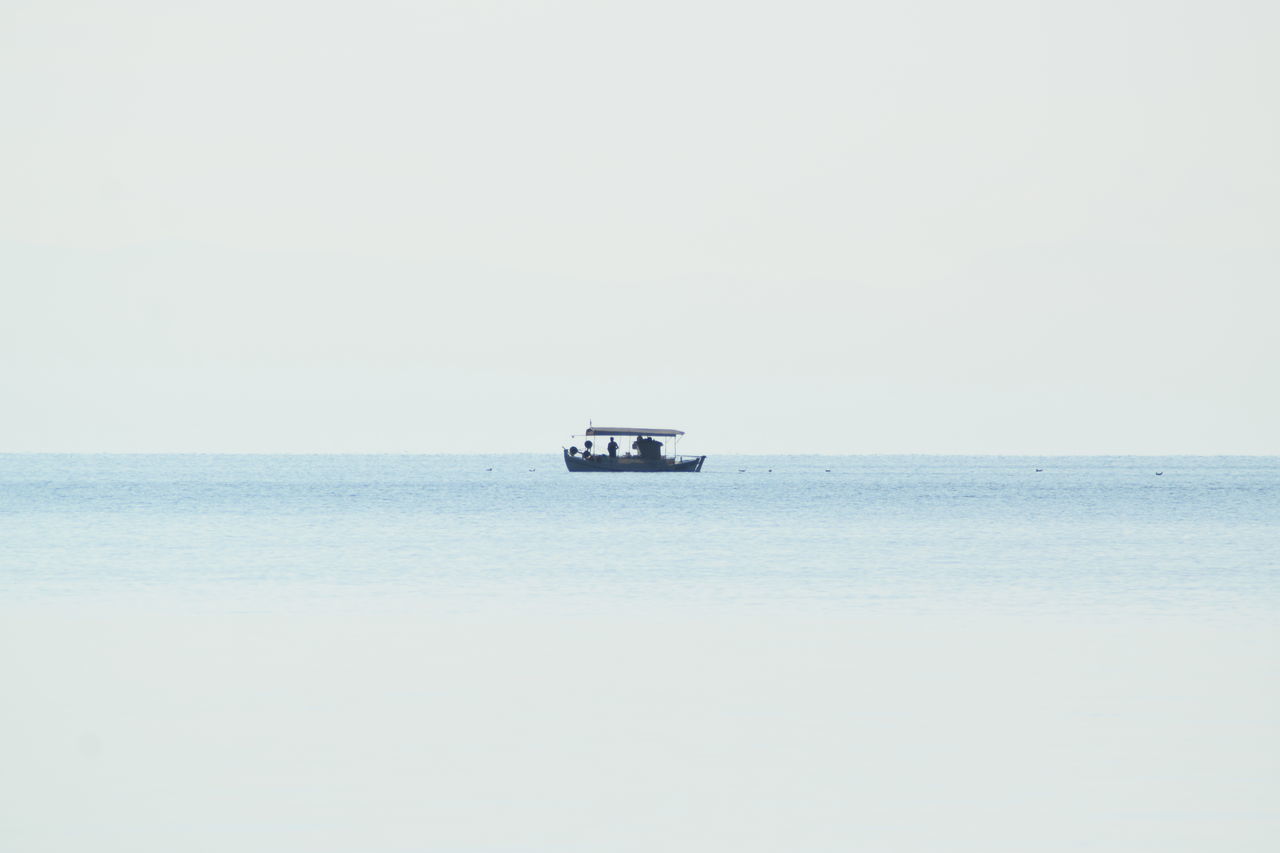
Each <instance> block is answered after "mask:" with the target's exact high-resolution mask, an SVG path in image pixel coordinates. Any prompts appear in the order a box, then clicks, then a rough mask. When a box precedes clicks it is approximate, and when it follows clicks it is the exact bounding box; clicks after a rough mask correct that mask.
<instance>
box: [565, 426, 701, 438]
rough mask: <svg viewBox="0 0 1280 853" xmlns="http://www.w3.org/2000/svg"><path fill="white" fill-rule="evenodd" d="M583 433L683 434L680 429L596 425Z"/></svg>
mask: <svg viewBox="0 0 1280 853" xmlns="http://www.w3.org/2000/svg"><path fill="white" fill-rule="evenodd" d="M584 435H666V436H674V435H684V430H682V429H642V428H640V427H598V426H593V427H590V428H588V429H587V431H586V432H585V433H584Z"/></svg>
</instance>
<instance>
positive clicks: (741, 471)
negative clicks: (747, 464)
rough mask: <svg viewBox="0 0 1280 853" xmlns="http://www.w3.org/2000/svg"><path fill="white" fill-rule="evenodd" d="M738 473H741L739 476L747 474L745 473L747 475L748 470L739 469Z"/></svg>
mask: <svg viewBox="0 0 1280 853" xmlns="http://www.w3.org/2000/svg"><path fill="white" fill-rule="evenodd" d="M738 473H739V474H745V473H747V469H746V468H739V469H738Z"/></svg>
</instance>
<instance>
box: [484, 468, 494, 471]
mask: <svg viewBox="0 0 1280 853" xmlns="http://www.w3.org/2000/svg"><path fill="white" fill-rule="evenodd" d="M484 470H486V471H492V470H493V469H492V468H485V469H484Z"/></svg>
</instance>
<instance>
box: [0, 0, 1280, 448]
mask: <svg viewBox="0 0 1280 853" xmlns="http://www.w3.org/2000/svg"><path fill="white" fill-rule="evenodd" d="M1277 44H1280V5H1278V4H1275V3H1274V2H1223V0H1215V2H1179V0H1162V2H1155V1H1154V0H1151V2H1145V1H1144V0H1107V2H1090V0H1085V2H1058V3H1039V4H1037V3H1027V2H1012V0H1010V2H991V0H976V2H966V3H955V2H941V0H924V2H897V3H890V4H885V3H877V4H856V3H849V2H831V3H818V2H787V3H777V2H775V3H749V2H742V0H735V1H734V2H699V1H698V0H682V2H675V3H666V2H656V3H647V4H636V3H627V4H621V3H608V2H599V1H598V0H597V2H544V3H532V2H527V3H522V2H510V3H499V2H481V1H480V0H465V2H463V0H459V2H386V1H385V0H374V2H360V3H323V2H319V3H317V2H307V3H301V2H275V1H274V0H254V2H238V0H219V2H207V3H206V2H182V3H172V2H154V3H147V2H130V0H125V2H110V3H106V2H103V3H91V2H82V3H72V2H63V1H62V0H41V2H27V0H6V2H4V3H3V5H0V104H3V109H2V110H0V295H2V296H3V309H4V310H3V312H0V399H2V400H3V403H2V406H0V451H228V452H240V451H263V452H266V451H282V452H287V451H297V452H316V451H335V452H337V451H350V452H471V451H498V450H505V451H546V452H552V453H556V452H558V448H559V447H560V446H561V444H563V443H566V439H567V436H568V435H569V434H570V433H572V432H579V431H581V429H582V428H583V427H584V426H585V425H586V422H587V419H588V418H592V419H594V420H595V422H596V423H615V424H625V423H636V424H637V425H644V426H672V427H678V428H683V429H686V430H688V431H689V436H688V437H687V438H686V439H685V441H684V443H683V444H682V450H688V451H691V452H705V453H710V454H716V453H731V452H760V453H764V452H831V453H895V452H906V453H911V452H916V453H1035V454H1039V453H1046V454H1047V453H1158V454H1164V453H1267V454H1274V453H1280V392H1278V391H1277V386H1278V385H1280V337H1278V336H1277V332H1276V326H1277V322H1278V318H1280V296H1278V295H1277V286H1278V285H1280V243H1278V235H1280V106H1278V105H1280V59H1278V58H1277V51H1276V45H1277Z"/></svg>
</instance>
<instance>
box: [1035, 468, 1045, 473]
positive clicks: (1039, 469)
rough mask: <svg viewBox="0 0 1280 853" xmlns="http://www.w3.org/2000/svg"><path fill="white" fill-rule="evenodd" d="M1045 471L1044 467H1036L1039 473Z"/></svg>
mask: <svg viewBox="0 0 1280 853" xmlns="http://www.w3.org/2000/svg"><path fill="white" fill-rule="evenodd" d="M1043 471H1044V469H1043V468H1037V469H1036V473H1037V474H1040V473H1042V472H1043Z"/></svg>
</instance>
